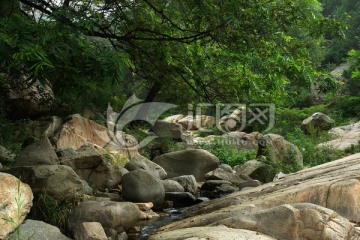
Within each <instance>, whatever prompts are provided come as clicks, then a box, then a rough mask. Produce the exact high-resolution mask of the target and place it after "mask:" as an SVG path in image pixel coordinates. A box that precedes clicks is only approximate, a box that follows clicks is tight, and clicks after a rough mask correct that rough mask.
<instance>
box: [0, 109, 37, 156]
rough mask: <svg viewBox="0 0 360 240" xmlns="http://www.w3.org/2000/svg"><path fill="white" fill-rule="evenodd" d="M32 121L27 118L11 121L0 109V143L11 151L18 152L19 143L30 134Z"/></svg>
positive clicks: (19, 148)
mask: <svg viewBox="0 0 360 240" xmlns="http://www.w3.org/2000/svg"><path fill="white" fill-rule="evenodd" d="M32 127H33V122H32V121H30V120H29V119H23V120H17V121H12V120H9V119H7V116H6V113H5V112H4V111H3V110H0V144H1V145H3V146H4V147H6V148H7V149H9V150H10V151H11V152H13V153H19V152H20V150H21V144H22V143H23V142H24V140H25V139H27V138H29V137H30V136H31V135H32Z"/></svg>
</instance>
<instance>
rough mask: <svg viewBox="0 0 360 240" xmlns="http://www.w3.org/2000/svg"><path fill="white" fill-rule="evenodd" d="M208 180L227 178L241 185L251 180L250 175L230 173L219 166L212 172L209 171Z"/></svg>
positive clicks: (206, 176)
mask: <svg viewBox="0 0 360 240" xmlns="http://www.w3.org/2000/svg"><path fill="white" fill-rule="evenodd" d="M205 178H206V180H225V181H229V182H231V183H232V184H234V185H237V186H238V185H239V184H240V183H243V182H247V181H249V180H251V178H250V177H247V176H244V175H235V174H234V173H230V172H228V171H226V170H224V169H222V168H217V169H215V170H213V171H211V172H208V173H207V174H206V175H205Z"/></svg>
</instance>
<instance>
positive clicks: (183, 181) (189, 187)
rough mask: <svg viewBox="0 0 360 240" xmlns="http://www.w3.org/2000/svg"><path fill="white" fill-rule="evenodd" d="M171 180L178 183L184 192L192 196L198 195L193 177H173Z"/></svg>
mask: <svg viewBox="0 0 360 240" xmlns="http://www.w3.org/2000/svg"><path fill="white" fill-rule="evenodd" d="M171 180H174V181H176V182H178V183H179V184H180V185H181V186H182V187H183V188H184V191H185V192H189V193H192V194H194V195H197V194H198V186H197V183H196V179H195V177H194V176H193V175H184V176H179V177H174V178H172V179H171Z"/></svg>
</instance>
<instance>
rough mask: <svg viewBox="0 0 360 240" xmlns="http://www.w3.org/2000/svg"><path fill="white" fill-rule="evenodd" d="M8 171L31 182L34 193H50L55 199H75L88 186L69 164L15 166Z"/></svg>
mask: <svg viewBox="0 0 360 240" xmlns="http://www.w3.org/2000/svg"><path fill="white" fill-rule="evenodd" d="M6 172H8V173H10V174H12V175H14V176H16V177H18V178H21V180H22V181H24V182H25V183H27V184H29V185H30V187H31V189H32V191H33V192H34V194H48V195H50V196H52V197H53V198H55V199H74V198H76V197H79V196H81V195H83V194H84V191H85V187H86V184H85V183H84V181H83V180H82V179H80V177H79V176H78V175H77V174H76V173H75V172H74V170H72V169H71V168H70V167H69V166H62V165H39V166H29V167H15V168H11V169H8V170H6Z"/></svg>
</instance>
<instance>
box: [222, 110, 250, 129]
mask: <svg viewBox="0 0 360 240" xmlns="http://www.w3.org/2000/svg"><path fill="white" fill-rule="evenodd" d="M245 114H246V110H245V108H244V106H239V107H238V108H236V109H235V110H234V111H233V112H232V113H231V114H230V115H226V116H223V117H222V118H221V119H220V121H219V125H220V126H221V127H222V129H224V130H225V131H226V132H232V131H236V130H237V129H239V128H241V127H244V126H242V125H243V124H242V123H241V121H242V119H244V117H245ZM241 130H242V129H241Z"/></svg>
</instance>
